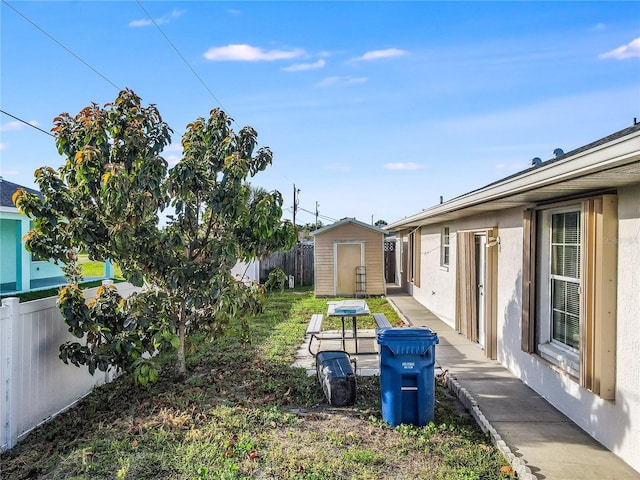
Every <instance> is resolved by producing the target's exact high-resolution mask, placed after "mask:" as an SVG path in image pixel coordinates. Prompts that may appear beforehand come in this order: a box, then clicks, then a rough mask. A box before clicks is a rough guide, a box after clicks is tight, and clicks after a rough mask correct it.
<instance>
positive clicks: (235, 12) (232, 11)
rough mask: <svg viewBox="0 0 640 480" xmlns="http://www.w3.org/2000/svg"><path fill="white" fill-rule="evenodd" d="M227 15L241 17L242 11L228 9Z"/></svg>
mask: <svg viewBox="0 0 640 480" xmlns="http://www.w3.org/2000/svg"><path fill="white" fill-rule="evenodd" d="M227 13H228V14H229V15H242V10H236V9H234V8H230V9H229V10H227Z"/></svg>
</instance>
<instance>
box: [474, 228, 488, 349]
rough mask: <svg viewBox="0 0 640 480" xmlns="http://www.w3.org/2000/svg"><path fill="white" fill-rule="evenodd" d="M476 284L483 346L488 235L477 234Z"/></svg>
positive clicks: (477, 317) (478, 323) (479, 329)
mask: <svg viewBox="0 0 640 480" xmlns="http://www.w3.org/2000/svg"><path fill="white" fill-rule="evenodd" d="M474 237H475V238H474V240H475V263H476V268H475V277H476V281H475V285H474V290H475V294H476V322H477V329H478V338H477V342H478V343H479V344H480V346H481V347H482V348H484V344H485V334H486V331H487V330H486V304H485V283H486V277H487V255H486V249H487V235H486V234H484V233H482V234H475V235H474Z"/></svg>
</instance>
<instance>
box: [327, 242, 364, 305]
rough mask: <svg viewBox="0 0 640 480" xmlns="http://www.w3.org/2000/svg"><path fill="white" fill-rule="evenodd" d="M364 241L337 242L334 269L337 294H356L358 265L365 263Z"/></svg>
mask: <svg viewBox="0 0 640 480" xmlns="http://www.w3.org/2000/svg"><path fill="white" fill-rule="evenodd" d="M363 247H364V244H362V243H336V255H335V257H334V258H335V266H334V271H335V274H336V282H335V286H336V295H337V296H349V297H351V296H354V295H355V291H356V290H355V289H356V267H359V266H360V265H364V263H363V262H364V260H363V253H364V248H363Z"/></svg>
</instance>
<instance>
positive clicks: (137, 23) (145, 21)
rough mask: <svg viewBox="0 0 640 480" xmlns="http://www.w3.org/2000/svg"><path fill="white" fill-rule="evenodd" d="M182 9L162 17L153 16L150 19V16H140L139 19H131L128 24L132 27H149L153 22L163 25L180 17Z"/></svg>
mask: <svg viewBox="0 0 640 480" xmlns="http://www.w3.org/2000/svg"><path fill="white" fill-rule="evenodd" d="M183 13H184V11H182V10H174V11H173V12H171V13H168V14H167V15H163V16H162V17H158V18H154V19H153V20H151V19H150V18H141V19H140V20H132V21H130V22H129V26H130V27H133V28H137V27H150V26H152V25H153V24H154V22H155V23H156V24H158V25H165V24H167V23H169V22H170V21H171V20H173V19H175V18H178V17H180V16H181V15H182V14H183Z"/></svg>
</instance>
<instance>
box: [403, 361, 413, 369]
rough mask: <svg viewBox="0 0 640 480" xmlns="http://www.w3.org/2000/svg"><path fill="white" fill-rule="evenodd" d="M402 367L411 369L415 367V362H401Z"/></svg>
mask: <svg viewBox="0 0 640 480" xmlns="http://www.w3.org/2000/svg"><path fill="white" fill-rule="evenodd" d="M402 368H404V369H406V370H413V369H414V368H416V363H415V362H402Z"/></svg>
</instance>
